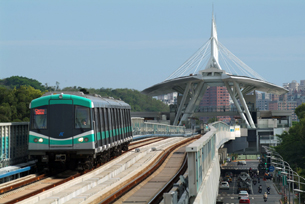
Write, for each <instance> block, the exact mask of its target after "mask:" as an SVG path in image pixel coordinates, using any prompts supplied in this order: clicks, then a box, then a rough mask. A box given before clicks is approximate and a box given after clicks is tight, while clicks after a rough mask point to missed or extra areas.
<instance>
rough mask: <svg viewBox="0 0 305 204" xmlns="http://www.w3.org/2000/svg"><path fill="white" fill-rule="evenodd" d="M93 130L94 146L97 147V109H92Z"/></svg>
mask: <svg viewBox="0 0 305 204" xmlns="http://www.w3.org/2000/svg"><path fill="white" fill-rule="evenodd" d="M92 119H93V130H94V146H95V148H96V147H97V132H98V130H97V108H93V109H92Z"/></svg>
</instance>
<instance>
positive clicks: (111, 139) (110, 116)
mask: <svg viewBox="0 0 305 204" xmlns="http://www.w3.org/2000/svg"><path fill="white" fill-rule="evenodd" d="M107 114H108V127H109V129H108V132H109V144H112V143H113V132H112V126H113V123H112V115H111V108H109V109H108V111H107Z"/></svg>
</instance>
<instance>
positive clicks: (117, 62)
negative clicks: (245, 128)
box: [0, 0, 305, 90]
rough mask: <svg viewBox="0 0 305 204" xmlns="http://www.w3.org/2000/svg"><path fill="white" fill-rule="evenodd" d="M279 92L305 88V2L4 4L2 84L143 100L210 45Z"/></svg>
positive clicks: (0, 5) (47, 0)
mask: <svg viewBox="0 0 305 204" xmlns="http://www.w3.org/2000/svg"><path fill="white" fill-rule="evenodd" d="M212 4H214V13H215V15H216V24H217V31H218V40H219V41H220V42H221V43H222V44H223V45H225V46H226V47H227V48H228V49H229V50H230V51H231V52H232V53H233V54H235V55H236V56H237V57H238V58H239V59H241V60H242V61H243V62H245V63H246V64H247V65H248V66H250V67H251V68H252V69H253V70H255V71H256V72H257V73H258V74H260V75H261V76H262V77H264V78H265V79H266V80H268V81H269V82H271V83H274V84H277V85H282V83H284V82H291V81H292V80H297V81H299V80H301V79H305V12H304V10H305V1H304V0H294V1H281V0H269V1H244V0H243V1H234V0H230V1H228V0H224V1H220V0H218V1H217V0H215V1H210V0H205V1H204V0H202V1H197V0H190V1H179V0H162V1H161V0H154V1H143V0H142V1H136V0H133V1H130V0H114V1H102V0H98V1H93V0H92V1H84V0H83V1H77V0H74V1H68V0H66V1H62V0H60V1H58V0H43V1H38V0H35V1H29V0H28V1H27V0H22V1H14V0H10V1H6V0H1V1H0V79H3V78H7V77H10V76H14V75H19V76H25V77H28V78H33V79H36V80H38V81H40V82H41V83H42V84H45V83H48V84H49V85H50V86H54V85H55V82H56V81H58V82H60V87H61V88H63V87H67V86H81V87H86V88H90V87H92V88H101V87H105V88H131V89H137V90H143V89H145V88H147V87H149V86H152V85H154V84H156V83H159V82H161V81H163V80H165V79H166V78H167V77H168V76H169V75H170V74H171V73H172V72H173V71H175V70H176V69H177V68H178V67H179V66H180V65H181V64H182V63H183V62H184V61H185V60H187V59H188V58H189V57H190V56H191V55H192V54H193V53H194V52H195V51H196V50H197V49H198V48H199V47H200V46H202V45H203V44H204V43H205V42H206V41H207V40H208V38H209V37H210V32H211V30H210V29H211V16H212Z"/></svg>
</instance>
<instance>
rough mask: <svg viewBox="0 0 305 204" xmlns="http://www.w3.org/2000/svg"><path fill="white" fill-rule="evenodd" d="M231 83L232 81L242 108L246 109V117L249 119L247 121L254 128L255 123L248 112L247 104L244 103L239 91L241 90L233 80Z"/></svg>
mask: <svg viewBox="0 0 305 204" xmlns="http://www.w3.org/2000/svg"><path fill="white" fill-rule="evenodd" d="M233 83H234V87H235V90H236V91H237V93H238V96H239V101H240V103H241V104H242V106H243V107H244V109H245V111H246V115H247V117H248V119H249V122H250V124H251V127H252V128H256V127H255V124H254V122H253V119H252V116H251V114H250V112H249V109H248V106H247V104H246V101H245V98H244V96H243V95H242V93H241V91H240V87H239V85H238V84H237V83H236V82H235V81H233Z"/></svg>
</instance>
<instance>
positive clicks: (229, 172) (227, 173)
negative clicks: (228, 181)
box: [225, 171, 233, 178]
mask: <svg viewBox="0 0 305 204" xmlns="http://www.w3.org/2000/svg"><path fill="white" fill-rule="evenodd" d="M225 175H226V176H227V175H228V176H230V177H231V178H232V177H233V173H232V172H231V171H228V172H226V173H225Z"/></svg>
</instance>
